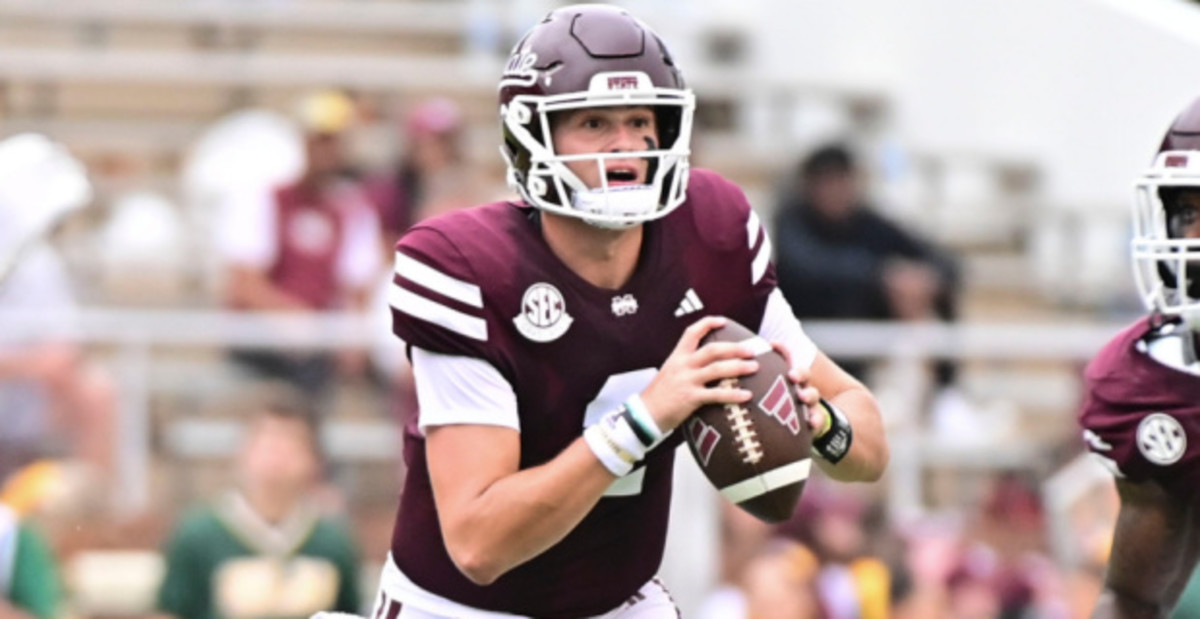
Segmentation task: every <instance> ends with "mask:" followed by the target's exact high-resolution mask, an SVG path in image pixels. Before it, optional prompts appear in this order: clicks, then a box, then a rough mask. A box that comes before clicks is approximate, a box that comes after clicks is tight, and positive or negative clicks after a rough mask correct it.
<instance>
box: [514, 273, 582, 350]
mask: <svg viewBox="0 0 1200 619" xmlns="http://www.w3.org/2000/svg"><path fill="white" fill-rule="evenodd" d="M573 321H574V319H573V318H572V317H571V315H570V314H568V313H567V305H566V301H564V300H563V296H562V293H561V292H559V291H558V288H555V287H554V286H552V285H550V284H547V283H546V282H538V283H536V284H534V285H532V286H530V287H529V288H527V289H526V290H525V295H524V296H523V297H522V298H521V312H520V313H519V314H517V316H516V317H515V318H513V323H514V324H515V325H516V326H517V330H518V331H520V332H521V335H524V336H525V337H527V338H529V339H531V340H533V341H535V342H551V341H554V340H556V339H558V338H560V337H562V335H563V334H564V333H566V332H567V329H568V328H570V326H571V323H572V322H573Z"/></svg>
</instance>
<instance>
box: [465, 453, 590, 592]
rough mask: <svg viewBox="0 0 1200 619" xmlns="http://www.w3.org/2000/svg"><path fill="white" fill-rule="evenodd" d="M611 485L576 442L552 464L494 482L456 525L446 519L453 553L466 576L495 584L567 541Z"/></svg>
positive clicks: (469, 507)
mask: <svg viewBox="0 0 1200 619" xmlns="http://www.w3.org/2000/svg"><path fill="white" fill-rule="evenodd" d="M612 482H613V475H612V473H610V472H609V471H608V469H606V468H604V466H603V465H602V464H600V461H599V460H597V459H596V456H595V455H594V454H593V453H592V451H591V449H590V448H589V447H588V446H587V444H586V443H585V442H584V441H583V440H582V439H578V440H576V441H575V442H574V443H572V444H571V445H570V446H569V447H568V448H567V449H565V450H564V451H563V452H562V453H561V454H559V455H558V456H557V457H556V458H554V459H553V460H551V461H550V462H547V463H546V464H543V465H541V466H537V467H533V468H529V469H525V470H522V471H519V472H517V473H514V474H512V475H508V476H506V477H504V478H501V479H500V480H498V481H496V482H495V483H493V484H492V485H491V486H489V487H488V488H487V489H486V490H485V491H484V492H483V493H481V494H480V495H479V496H478V497H477V498H476V499H475V500H474V501H472V503H471V504H470V505H469V506H468V507H467V508H466V509H464V510H462V514H461V515H460V516H459V517H458V518H456V519H454V521H452V522H446V520H445V518H443V523H442V526H443V528H445V529H446V532H447V535H446V544H447V547H448V549H449V551H450V555H451V557H453V558H454V562H455V564H457V565H458V567H459V569H460V570H461V571H462V572H463V573H464V574H465V575H466V576H467V578H470V579H471V580H472V581H473V582H476V583H478V584H488V583H491V582H492V581H494V580H495V579H497V578H499V577H500V576H501V575H503V574H504V573H505V572H508V571H509V570H511V569H512V568H514V567H516V566H518V565H520V564H522V563H524V562H526V561H528V560H530V559H532V558H534V557H536V556H538V555H539V554H541V553H543V552H545V551H546V550H548V549H549V548H550V547H551V546H553V545H555V544H557V543H558V542H559V541H561V540H562V539H563V538H564V537H566V536H567V534H568V533H570V532H571V530H573V529H574V528H575V527H576V526H577V525H578V524H579V522H580V521H582V520H583V518H584V516H586V515H587V514H588V512H590V511H591V510H592V508H593V507H595V505H596V503H597V501H599V500H600V497H601V496H602V495H603V494H604V491H605V490H606V489H608V486H609V485H610V484H612Z"/></svg>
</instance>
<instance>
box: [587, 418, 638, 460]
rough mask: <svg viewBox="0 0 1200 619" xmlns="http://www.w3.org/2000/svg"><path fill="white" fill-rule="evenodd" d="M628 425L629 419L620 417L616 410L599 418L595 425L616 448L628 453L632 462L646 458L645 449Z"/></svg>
mask: <svg viewBox="0 0 1200 619" xmlns="http://www.w3.org/2000/svg"><path fill="white" fill-rule="evenodd" d="M630 423H631V422H630V421H629V417H628V416H627V415H622V414H621V411H619V410H618V411H613V412H611V413H609V414H607V415H605V416H603V417H601V418H600V421H597V422H596V425H598V426H600V427H601V429H603V430H604V433H605V434H607V435H608V438H610V439H612V441H613V442H614V443H616V444H617V447H620V448H621V449H622V450H624V451H626V452H628V453H629V455H631V456H633V458H634V460H641V459H642V458H645V457H646V449H647V447H646V445H645V444H643V443H642V441H641V439H639V438H638V436H637V432H635V431H634V429H633V428H631V427H630V426H629V424H630ZM634 423H636V422H634Z"/></svg>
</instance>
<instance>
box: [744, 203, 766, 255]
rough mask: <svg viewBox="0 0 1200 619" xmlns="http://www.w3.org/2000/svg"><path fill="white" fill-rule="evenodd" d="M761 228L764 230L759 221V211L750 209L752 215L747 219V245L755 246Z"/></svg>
mask: <svg viewBox="0 0 1200 619" xmlns="http://www.w3.org/2000/svg"><path fill="white" fill-rule="evenodd" d="M760 230H762V224H760V223H759V221H758V213H756V212H754V211H750V217H749V218H748V219H747V220H746V247H749V248H751V249H753V248H754V242H755V241H757V240H758V233H759V231H760Z"/></svg>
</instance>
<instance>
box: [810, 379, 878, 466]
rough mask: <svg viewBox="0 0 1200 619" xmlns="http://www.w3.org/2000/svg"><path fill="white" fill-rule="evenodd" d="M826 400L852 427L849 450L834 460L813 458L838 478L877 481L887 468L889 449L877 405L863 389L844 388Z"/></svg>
mask: <svg viewBox="0 0 1200 619" xmlns="http://www.w3.org/2000/svg"><path fill="white" fill-rule="evenodd" d="M829 401H830V402H831V403H832V404H833V405H834V406H837V407H838V408H839V409H841V410H842V412H844V413H845V414H846V417H847V418H848V419H849V421H850V427H851V428H852V430H853V433H854V438H853V440H852V441H851V442H850V451H849V452H848V453H847V454H846V456H845V458H843V459H842V460H841V461H840V462H838V463H837V464H832V463H830V462H828V461H826V460H824V459H822V458H814V460H816V462H817V465H818V466H820V467H821V470H822V471H824V472H825V474H826V475H828V476H830V477H832V478H833V479H836V480H838V481H876V480H878V479H879V478H880V477H881V476H882V475H883V472H884V470H885V469H887V464H888V458H889V451H888V444H887V438H886V437H885V436H884V432H883V422H882V420H881V417H880V413H879V405H878V403H876V401H875V398H874V397H873V396H872V395H871V394H870V392H868V391H867V390H866V389H861V388H854V389H847V390H846V391H843V392H841V393H839V394H837V395H835V396H833V397H831V398H829Z"/></svg>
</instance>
